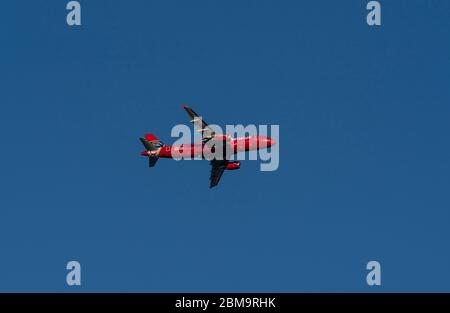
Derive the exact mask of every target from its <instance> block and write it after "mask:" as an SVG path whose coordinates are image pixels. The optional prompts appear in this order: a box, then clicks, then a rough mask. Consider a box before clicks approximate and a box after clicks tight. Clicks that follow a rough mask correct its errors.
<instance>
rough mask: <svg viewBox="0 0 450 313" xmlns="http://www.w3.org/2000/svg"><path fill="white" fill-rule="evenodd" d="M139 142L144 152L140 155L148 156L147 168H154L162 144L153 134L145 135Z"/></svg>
mask: <svg viewBox="0 0 450 313" xmlns="http://www.w3.org/2000/svg"><path fill="white" fill-rule="evenodd" d="M139 140H140V141H141V142H142V144H143V145H144V147H145V150H146V151H144V152H142V155H144V156H148V165H149V167H153V166H155V164H156V161H158V155H159V150H160V149H161V147H162V146H164V144H163V142H162V141H161V140H159V139H158V138H157V137H156V136H155V135H153V134H146V135H145V136H144V137H141V138H139Z"/></svg>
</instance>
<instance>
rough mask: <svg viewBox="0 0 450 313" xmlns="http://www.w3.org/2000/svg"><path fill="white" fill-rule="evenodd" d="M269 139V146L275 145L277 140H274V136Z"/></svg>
mask: <svg viewBox="0 0 450 313" xmlns="http://www.w3.org/2000/svg"><path fill="white" fill-rule="evenodd" d="M267 141H268V143H269V147H270V146H273V145H275V144H276V143H277V142H276V141H275V140H273V139H272V138H267Z"/></svg>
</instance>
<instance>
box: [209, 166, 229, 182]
mask: <svg viewBox="0 0 450 313" xmlns="http://www.w3.org/2000/svg"><path fill="white" fill-rule="evenodd" d="M227 164H228V161H227V160H212V161H211V177H210V185H209V188H212V187H215V186H217V184H218V183H219V180H220V178H221V177H222V174H223V171H224V170H225V167H226V166H227Z"/></svg>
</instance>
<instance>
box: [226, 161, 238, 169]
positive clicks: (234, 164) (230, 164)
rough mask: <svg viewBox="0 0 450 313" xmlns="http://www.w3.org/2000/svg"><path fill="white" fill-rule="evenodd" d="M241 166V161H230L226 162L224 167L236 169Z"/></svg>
mask: <svg viewBox="0 0 450 313" xmlns="http://www.w3.org/2000/svg"><path fill="white" fill-rule="evenodd" d="M240 167H241V162H230V163H228V164H227V167H226V168H225V169H227V170H229V171H232V170H237V169H239V168H240Z"/></svg>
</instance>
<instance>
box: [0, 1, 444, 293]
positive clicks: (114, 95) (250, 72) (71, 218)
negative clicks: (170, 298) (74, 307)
mask: <svg viewBox="0 0 450 313" xmlns="http://www.w3.org/2000/svg"><path fill="white" fill-rule="evenodd" d="M80 2H81V5H82V26H81V27H79V28H76V27H74V28H70V27H68V26H67V25H66V12H67V11H66V9H65V5H66V1H62V0H59V1H47V0H46V1H44V0H39V1H13V0H8V1H2V4H1V7H0V23H1V24H0V25H1V26H0V38H1V41H2V44H1V47H0V56H1V61H0V80H1V81H0V83H1V88H0V90H1V92H0V136H1V157H0V160H1V162H0V173H1V174H0V190H1V196H0V249H1V254H0V291H72V290H77V291H80V290H81V291H368V292H371V291H450V267H449V264H450V249H449V244H448V240H449V238H450V228H449V222H450V195H449V189H450V147H449V139H448V136H449V134H450V123H449V117H450V89H449V83H450V57H449V56H450V41H449V38H450V2H448V1H419V0H416V1H412V0H409V1H400V0H398V1H381V3H382V26H381V27H379V28H370V27H368V26H367V24H366V13H367V11H366V8H365V6H366V3H367V1H363V0H358V1H331V0H330V1H287V0H286V1H265V0H258V1H256V0H252V1H250V0H245V1H242V0H239V1H237V0H233V1H229V0H228V1H224V0H218V1H206V0H201V1H200V0H195V1H148V0H145V1H144V0H142V1H137V0H136V1H106V0H103V1H86V0H85V1H80ZM181 104H189V105H190V106H192V107H193V108H194V109H195V110H196V111H198V112H199V113H201V114H202V115H203V116H204V118H205V120H206V121H207V122H209V123H217V124H220V125H225V124H234V123H243V124H250V123H255V124H279V125H280V133H281V138H280V153H281V160H280V167H279V170H278V171H275V172H260V171H259V162H255V161H247V162H242V167H241V169H240V170H239V171H233V172H228V173H225V174H224V176H223V178H222V181H221V183H220V184H219V186H218V187H217V188H215V189H212V190H210V189H209V188H208V183H209V170H210V169H209V165H208V163H207V162H206V161H205V162H199V161H190V162H189V161H188V162H176V161H172V160H160V161H159V162H158V164H157V166H156V167H155V168H153V169H149V168H148V167H147V162H146V160H145V159H144V158H142V157H140V156H139V153H140V151H141V150H142V147H141V143H140V142H139V140H138V137H139V136H140V135H142V134H144V133H147V132H151V133H155V134H157V135H158V136H159V137H160V138H161V139H162V140H163V141H165V142H166V143H170V142H171V141H173V140H174V139H172V138H171V137H170V130H171V128H172V126H173V125H175V124H178V123H188V119H187V115H186V113H185V112H184V111H183V110H182V108H181ZM70 260H78V261H80V263H81V266H82V286H81V287H77V288H70V287H68V286H66V281H65V275H66V269H65V265H66V263H67V262H68V261H70ZM370 260H377V261H379V262H380V263H381V266H382V286H381V287H376V288H371V287H368V286H367V284H366V278H365V277H366V273H367V271H366V269H365V266H366V264H367V262H368V261H370Z"/></svg>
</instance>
